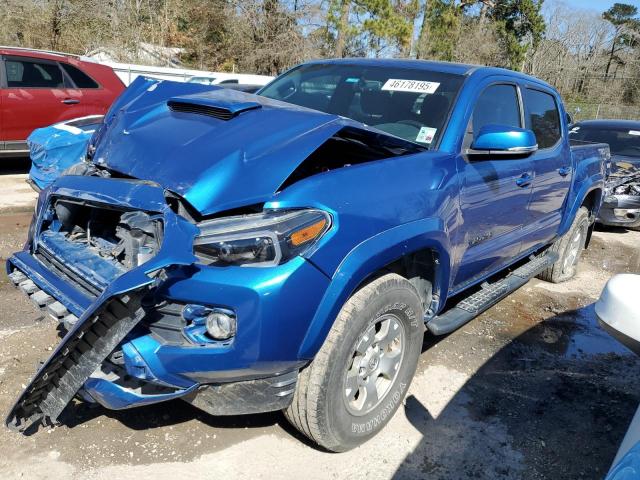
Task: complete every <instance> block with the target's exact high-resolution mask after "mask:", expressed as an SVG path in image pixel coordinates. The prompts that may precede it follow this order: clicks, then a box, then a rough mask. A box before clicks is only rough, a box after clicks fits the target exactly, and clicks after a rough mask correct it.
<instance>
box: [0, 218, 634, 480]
mask: <svg viewBox="0 0 640 480" xmlns="http://www.w3.org/2000/svg"><path fill="white" fill-rule="evenodd" d="M29 217H30V214H27V213H19V214H18V213H13V214H5V215H1V216H0V257H2V258H3V259H4V258H6V257H7V256H8V255H10V253H11V252H12V251H14V250H16V249H18V248H20V246H21V244H22V242H23V240H24V237H25V231H26V228H27V224H28V221H29ZM629 271H635V272H638V271H640V233H638V232H625V231H607V232H596V234H595V236H594V238H593V241H592V245H591V248H590V249H589V250H588V252H587V254H586V256H585V257H583V261H582V264H581V267H580V271H579V275H578V276H577V278H575V279H574V280H572V281H570V282H568V283H566V284H562V285H550V284H546V283H544V282H541V281H538V280H533V281H531V282H529V283H528V284H527V285H526V286H524V287H523V288H522V289H521V290H519V291H518V292H516V293H515V294H513V295H511V296H510V297H508V298H507V299H505V300H503V301H502V302H501V303H500V304H498V305H497V306H495V307H494V308H492V309H490V310H489V311H488V312H486V313H485V314H483V315H482V316H480V317H479V318H477V319H476V320H474V321H473V322H471V323H470V324H468V325H466V326H465V327H463V328H462V329H460V330H458V331H457V332H455V333H453V334H451V335H449V336H447V337H446V338H441V339H439V340H434V339H433V338H427V339H426V340H425V344H424V353H423V355H422V357H421V360H420V365H419V367H418V373H417V376H416V378H415V380H414V382H413V384H412V386H411V389H410V391H409V395H408V397H407V399H406V401H405V402H404V405H403V406H402V407H401V409H400V410H399V411H398V414H397V415H396V416H395V418H394V419H393V420H392V421H391V423H390V424H389V425H388V427H387V428H386V429H385V430H384V432H383V433H382V434H381V435H379V436H378V437H376V438H375V439H373V440H372V441H371V442H369V443H367V444H366V445H364V446H362V447H360V448H358V449H356V450H353V451H351V452H348V453H344V454H329V453H324V452H321V451H318V450H316V449H314V448H313V447H311V446H310V445H308V444H306V443H304V441H303V440H301V439H300V438H299V437H298V436H297V435H296V433H295V432H294V431H293V430H292V429H291V428H290V427H289V426H288V425H287V423H286V421H285V420H284V417H283V416H282V415H281V414H279V413H276V414H268V415H255V416H248V417H233V418H214V417H210V416H208V415H206V414H204V413H201V412H199V411H198V410H196V409H195V408H193V407H191V406H189V405H187V404H186V403H182V402H181V401H179V400H178V401H175V402H173V403H168V404H164V405H159V406H150V407H146V408H140V409H137V410H132V411H123V412H113V411H107V410H104V409H102V408H89V407H88V406H87V405H84V404H77V405H74V406H73V408H71V409H70V411H69V412H68V413H67V416H66V420H65V423H64V424H63V425H62V426H60V427H57V428H54V429H48V430H47V429H45V430H41V431H40V432H39V433H37V434H35V435H32V436H29V437H25V436H22V435H19V434H15V433H12V432H10V431H9V430H7V429H5V428H4V427H0V451H1V452H2V455H1V457H0V478H2V479H13V478H72V477H73V478H89V479H93V478H96V479H112V478H119V479H129V478H131V479H139V478H157V479H175V478H181V479H182V478H194V479H195V478H198V479H200V478H215V477H217V476H222V475H224V476H225V478H236V477H239V476H240V475H242V476H250V477H252V478H302V477H304V478H305V479H307V480H310V479H316V478H318V479H319V478H346V477H351V476H354V477H355V476H357V477H358V478H399V479H401V478H402V479H403V478H428V479H458V478H463V479H466V478H476V479H496V478H500V479H519V478H527V479H538V478H549V479H576V478H593V479H598V478H602V477H603V476H604V474H605V473H606V471H607V469H608V468H609V465H610V462H611V460H612V459H613V457H614V454H615V452H616V449H617V446H618V444H619V442H620V441H621V439H622V437H623V435H624V432H625V430H626V428H627V425H628V422H629V421H630V419H631V417H632V416H633V413H634V411H635V409H636V407H637V406H638V402H639V401H640V375H638V373H640V371H639V370H640V369H639V368H638V367H639V365H640V363H639V361H638V360H637V359H636V358H635V357H634V356H632V355H631V354H630V353H629V352H628V351H626V350H625V349H624V348H623V347H621V346H619V345H618V344H617V343H616V342H615V341H613V340H612V339H610V338H609V337H608V336H607V335H606V334H605V333H603V332H602V331H601V330H600V329H599V328H598V326H597V324H596V322H595V319H594V313H593V306H592V304H593V302H594V300H595V299H596V298H597V296H598V295H599V293H600V291H601V289H602V286H603V285H604V283H605V281H606V280H607V279H608V278H609V277H610V276H611V275H612V274H614V273H616V272H629ZM56 341H57V337H56V333H55V324H54V321H53V320H51V319H49V318H42V317H41V316H40V315H39V314H38V312H37V311H36V309H35V308H34V307H32V306H31V304H30V303H29V301H28V300H27V299H25V298H23V296H22V295H21V294H20V293H19V292H17V291H16V290H15V289H13V288H12V287H11V286H10V285H9V284H8V280H7V278H6V276H5V275H4V273H2V274H0V412H1V414H2V416H3V417H4V415H5V414H6V412H7V411H8V409H9V408H10V406H11V404H12V402H13V400H14V399H15V397H16V396H17V395H18V393H19V392H20V391H21V389H22V388H23V387H24V385H25V384H26V382H27V380H28V378H29V376H30V375H32V374H33V372H34V369H35V368H36V365H37V362H38V361H39V360H41V359H44V358H46V357H47V356H48V354H49V352H50V351H51V349H52V347H53V346H54V345H55V343H56ZM151 476H153V477H151Z"/></svg>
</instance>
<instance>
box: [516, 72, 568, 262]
mask: <svg viewBox="0 0 640 480" xmlns="http://www.w3.org/2000/svg"><path fill="white" fill-rule="evenodd" d="M522 98H523V102H524V109H525V128H528V129H529V130H533V133H535V135H536V140H537V141H538V151H537V152H536V153H535V154H533V155H532V156H531V157H530V158H531V163H532V167H533V172H534V179H533V191H532V193H531V202H530V203H529V219H528V220H527V225H526V227H525V232H524V235H523V245H522V248H523V249H525V250H528V249H531V248H534V247H536V246H539V245H541V244H546V243H548V242H549V241H550V240H551V239H553V237H554V236H555V235H556V233H557V232H558V228H559V227H560V221H561V219H562V213H563V209H564V205H565V201H566V198H567V195H568V193H569V187H570V186H571V178H572V173H573V172H572V167H573V165H572V162H571V151H570V149H569V143H568V141H566V134H565V135H564V136H563V131H562V130H563V125H562V122H561V118H562V116H561V115H560V109H559V105H558V101H557V99H556V97H555V96H554V95H553V94H552V92H551V91H549V90H544V89H542V88H540V87H538V86H529V85H524V86H523V88H522Z"/></svg>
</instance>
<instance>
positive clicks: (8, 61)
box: [0, 56, 82, 142]
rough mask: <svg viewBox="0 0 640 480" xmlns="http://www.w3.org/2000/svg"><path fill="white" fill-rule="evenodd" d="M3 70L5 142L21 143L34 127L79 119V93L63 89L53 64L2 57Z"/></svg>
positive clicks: (19, 57)
mask: <svg viewBox="0 0 640 480" xmlns="http://www.w3.org/2000/svg"><path fill="white" fill-rule="evenodd" d="M4 67H5V68H4V70H5V82H6V88H5V89H2V93H1V95H2V99H1V100H0V101H1V102H2V108H3V110H4V112H5V114H7V113H6V112H10V115H11V121H10V122H9V121H7V122H5V125H4V127H5V128H4V136H5V138H6V141H15V142H24V140H25V139H26V138H27V137H28V136H29V134H30V133H31V132H32V131H33V130H34V129H36V128H39V127H44V126H47V125H51V124H52V123H56V122H59V121H62V120H68V119H71V118H74V117H79V116H81V114H82V110H81V106H80V102H81V95H82V94H81V92H80V91H79V90H75V89H69V88H66V85H65V76H64V74H63V72H62V70H61V69H60V66H59V65H58V63H57V62H54V61H51V60H42V59H39V58H32V57H21V56H5V57H4Z"/></svg>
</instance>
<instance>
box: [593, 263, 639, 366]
mask: <svg viewBox="0 0 640 480" xmlns="http://www.w3.org/2000/svg"><path fill="white" fill-rule="evenodd" d="M638 292H640V275H632V274H629V273H622V274H619V275H615V276H613V277H612V278H611V279H610V280H609V281H608V282H607V284H606V285H605V287H604V290H602V294H600V298H599V299H598V301H597V302H596V306H595V310H596V316H597V317H598V321H599V323H600V325H602V328H604V329H605V330H606V331H607V332H608V333H609V334H610V335H611V336H612V337H614V338H615V339H616V340H618V341H619V342H620V343H622V344H623V345H624V346H626V347H627V348H629V349H630V350H631V351H632V352H634V353H636V354H637V355H640V300H639V299H638Z"/></svg>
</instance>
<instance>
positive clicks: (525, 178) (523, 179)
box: [516, 173, 531, 187]
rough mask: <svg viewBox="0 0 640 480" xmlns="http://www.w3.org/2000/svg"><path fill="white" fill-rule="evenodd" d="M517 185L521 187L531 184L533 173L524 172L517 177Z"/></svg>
mask: <svg viewBox="0 0 640 480" xmlns="http://www.w3.org/2000/svg"><path fill="white" fill-rule="evenodd" d="M516 185H518V186H519V187H526V186H528V185H531V175H530V174H528V173H523V174H522V175H520V176H519V177H518V178H517V179H516Z"/></svg>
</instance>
